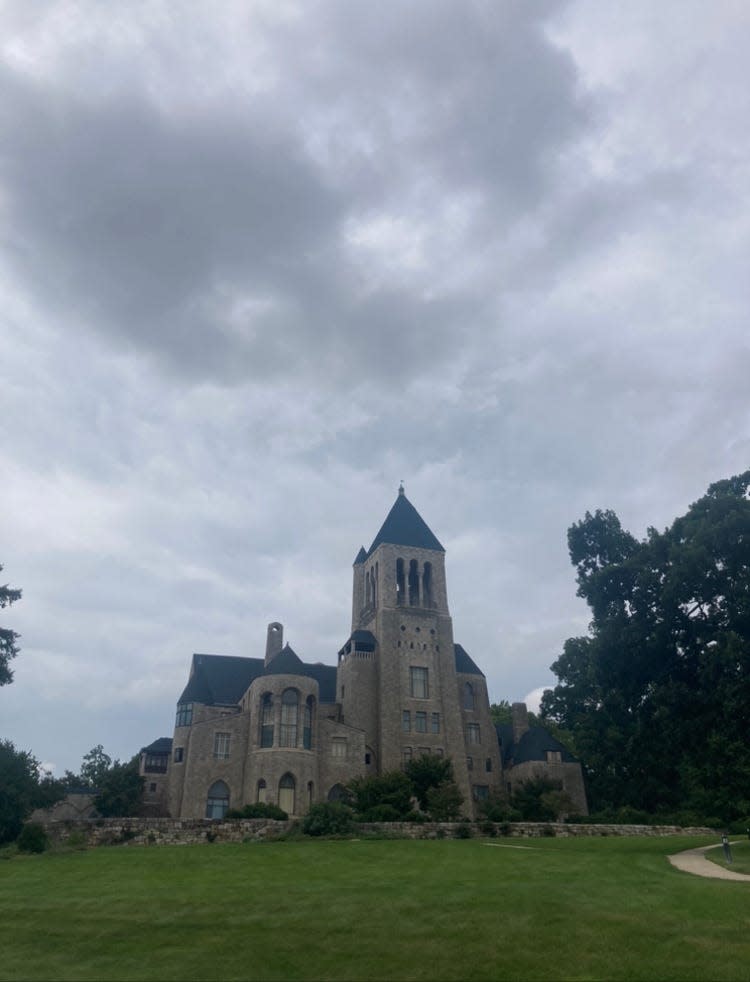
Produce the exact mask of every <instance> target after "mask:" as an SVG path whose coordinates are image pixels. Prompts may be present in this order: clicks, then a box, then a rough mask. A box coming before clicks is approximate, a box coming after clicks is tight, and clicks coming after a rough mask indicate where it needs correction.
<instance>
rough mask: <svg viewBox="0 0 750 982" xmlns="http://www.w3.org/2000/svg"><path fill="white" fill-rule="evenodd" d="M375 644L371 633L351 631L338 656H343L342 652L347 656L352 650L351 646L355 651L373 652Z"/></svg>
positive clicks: (375, 641)
mask: <svg viewBox="0 0 750 982" xmlns="http://www.w3.org/2000/svg"><path fill="white" fill-rule="evenodd" d="M377 644H378V639H377V638H376V637H375V635H374V634H373V633H372V631H353V632H352V633H351V634H350V635H349V637H348V638H347V639H346V641H345V642H344V644H343V645H342V647H341V648H340V649H339V654H340V655H343V654H344V652H346V653H347V654H348V653H349V652H350V651H351V650H352V645H354V647H355V648H356V650H357V651H374V650H375V648H376V647H377Z"/></svg>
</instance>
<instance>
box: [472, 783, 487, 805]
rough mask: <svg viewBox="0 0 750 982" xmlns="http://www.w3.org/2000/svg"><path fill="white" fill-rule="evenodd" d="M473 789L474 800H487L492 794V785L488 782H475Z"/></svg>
mask: <svg viewBox="0 0 750 982" xmlns="http://www.w3.org/2000/svg"><path fill="white" fill-rule="evenodd" d="M471 791H472V794H473V796H474V801H486V800H487V798H489V796H490V786H489V785H488V784H475V785H474V787H473V788H472V789H471Z"/></svg>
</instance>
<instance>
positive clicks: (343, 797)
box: [328, 784, 352, 804]
mask: <svg viewBox="0 0 750 982" xmlns="http://www.w3.org/2000/svg"><path fill="white" fill-rule="evenodd" d="M328 800H329V801H343V802H345V803H346V804H348V803H349V802H350V801H351V800H352V796H351V793H350V792H349V791H347V790H346V788H345V787H344V785H343V784H334V786H333V787H332V788H331V790H330V791H329V792H328Z"/></svg>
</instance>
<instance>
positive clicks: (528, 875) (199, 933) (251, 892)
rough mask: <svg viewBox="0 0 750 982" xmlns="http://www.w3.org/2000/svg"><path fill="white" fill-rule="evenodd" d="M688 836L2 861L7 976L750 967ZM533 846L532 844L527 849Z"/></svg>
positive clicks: (648, 975) (1, 922)
mask: <svg viewBox="0 0 750 982" xmlns="http://www.w3.org/2000/svg"><path fill="white" fill-rule="evenodd" d="M703 842H706V843H707V840H700V839H689V838H670V839H661V838H644V839H616V838H597V839H553V838H549V839H533V840H519V839H512V840H507V839H498V840H469V841H455V840H451V841H447V840H446V841H435V842H410V841H372V840H368V841H364V840H363V841H338V842H336V841H314V840H311V841H290V842H277V843H270V842H269V843H253V844H246V845H218V844H214V845H205V846H176V847H153V848H123V847H111V848H100V849H93V850H90V851H88V852H70V853H51V854H45V855H41V856H17V857H14V858H13V859H11V860H9V861H5V862H0V938H1V939H2V940H1V941H0V978H2V979H4V980H8V979H44V980H48V979H123V980H125V979H158V980H168V979H186V980H193V979H248V980H250V979H352V980H359V979H378V980H379V979H425V980H430V982H433V980H442V979H467V980H471V979H659V980H661V979H675V980H677V979H679V980H689V979H750V930H749V929H750V884H744V883H736V882H730V881H727V882H724V881H719V880H707V879H701V878H698V877H695V876H690V875H689V874H686V873H681V872H679V871H678V870H675V869H674V868H672V867H671V866H670V865H669V863H668V862H667V860H666V858H665V857H666V855H667V854H668V853H670V852H676V851H678V850H680V849H685V848H689V847H692V846H696V845H701V844H703ZM521 847H523V848H521Z"/></svg>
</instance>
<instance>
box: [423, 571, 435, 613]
mask: <svg viewBox="0 0 750 982" xmlns="http://www.w3.org/2000/svg"><path fill="white" fill-rule="evenodd" d="M422 597H423V600H422V606H423V607H432V606H433V604H434V601H433V599H432V563H425V564H424V572H423V573H422Z"/></svg>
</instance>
